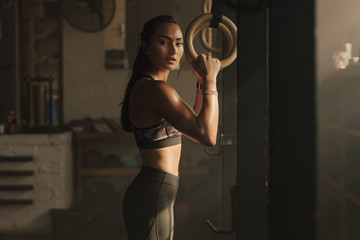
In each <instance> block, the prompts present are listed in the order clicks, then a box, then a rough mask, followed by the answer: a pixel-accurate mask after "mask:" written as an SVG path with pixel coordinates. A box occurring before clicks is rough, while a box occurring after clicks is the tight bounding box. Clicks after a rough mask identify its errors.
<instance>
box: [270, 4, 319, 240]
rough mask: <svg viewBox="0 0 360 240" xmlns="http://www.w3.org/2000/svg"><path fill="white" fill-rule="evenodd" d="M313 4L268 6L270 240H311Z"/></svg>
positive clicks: (314, 137)
mask: <svg viewBox="0 0 360 240" xmlns="http://www.w3.org/2000/svg"><path fill="white" fill-rule="evenodd" d="M314 5H315V1H313V0H310V1H289V0H276V1H271V4H270V44H269V46H270V55H269V56H270V162H271V168H270V239H272V240H282V239H292V240H304V239H306V240H311V239H315V219H314V218H315V183H316V179H315V166H316V134H315V130H316V128H315V123H316V120H315V60H314V59H315V57H314V55H315V51H314V49H315V44H314V42H315V41H314Z"/></svg>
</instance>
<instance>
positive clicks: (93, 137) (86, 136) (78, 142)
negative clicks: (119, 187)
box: [74, 132, 210, 197]
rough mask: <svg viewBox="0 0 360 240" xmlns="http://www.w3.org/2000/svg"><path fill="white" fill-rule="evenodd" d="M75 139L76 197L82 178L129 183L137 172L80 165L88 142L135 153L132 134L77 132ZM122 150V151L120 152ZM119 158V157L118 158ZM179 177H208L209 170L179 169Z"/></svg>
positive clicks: (136, 170)
mask: <svg viewBox="0 0 360 240" xmlns="http://www.w3.org/2000/svg"><path fill="white" fill-rule="evenodd" d="M74 139H75V148H76V149H75V156H74V159H75V180H76V183H75V186H76V187H75V189H76V190H75V191H76V192H75V194H76V195H77V196H78V197H81V196H82V192H83V190H84V178H97V177H121V178H122V179H123V180H122V181H123V182H124V183H125V182H126V183H130V181H131V180H132V179H133V178H134V177H135V175H136V174H137V173H138V172H139V170H140V168H139V166H135V167H114V168H104V167H98V168H85V167H83V165H82V160H83V154H84V152H85V151H86V150H87V149H88V148H87V146H86V145H87V144H88V143H89V142H92V143H95V145H96V146H98V147H100V145H101V144H102V143H103V144H104V143H105V144H106V145H109V144H111V143H114V142H115V143H116V145H115V148H116V147H117V148H119V149H120V153H119V154H120V155H121V154H124V155H126V154H127V151H135V152H137V151H138V150H137V147H136V145H135V139H134V137H133V135H132V134H130V133H126V132H113V133H98V132H77V133H75V134H74ZM123 144H130V146H128V145H127V146H125V147H124V146H123ZM121 149H122V150H121ZM120 157H121V156H120ZM180 175H181V176H184V177H185V178H186V179H188V180H191V179H193V177H195V178H196V177H208V176H209V175H210V169H209V168H208V167H188V168H180ZM191 181H192V180H191Z"/></svg>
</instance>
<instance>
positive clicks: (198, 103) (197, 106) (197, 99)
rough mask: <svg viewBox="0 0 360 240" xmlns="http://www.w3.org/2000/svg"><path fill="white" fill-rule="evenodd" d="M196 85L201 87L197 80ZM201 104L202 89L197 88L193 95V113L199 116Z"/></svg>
mask: <svg viewBox="0 0 360 240" xmlns="http://www.w3.org/2000/svg"><path fill="white" fill-rule="evenodd" d="M198 83H199V84H201V85H203V83H202V80H201V79H198ZM202 102H203V95H202V89H200V88H197V89H196V95H195V104H194V107H193V109H194V112H195V113H196V114H199V112H200V110H201V107H202Z"/></svg>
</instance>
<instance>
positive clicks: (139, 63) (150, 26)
mask: <svg viewBox="0 0 360 240" xmlns="http://www.w3.org/2000/svg"><path fill="white" fill-rule="evenodd" d="M160 23H174V24H176V25H178V23H177V20H176V19H175V18H174V17H172V16H169V15H161V16H157V17H154V18H152V19H150V20H149V21H147V22H146V23H145V24H144V26H143V30H142V32H141V34H140V39H141V43H143V42H150V39H151V37H152V35H153V34H154V32H155V29H156V27H157V26H158V24H160ZM148 65H149V60H148V58H147V57H146V55H145V54H144V52H143V50H142V48H141V46H140V48H139V50H138V53H137V55H136V58H135V62H134V65H133V68H132V73H131V76H130V79H129V82H128V84H127V87H126V90H125V96H124V100H123V101H122V103H121V104H122V108H121V125H122V128H123V129H124V130H125V131H127V132H131V131H132V130H131V123H130V119H129V99H130V93H131V90H132V88H133V86H134V84H135V83H136V82H137V80H139V78H141V75H142V74H144V71H145V69H146V67H147V66H148Z"/></svg>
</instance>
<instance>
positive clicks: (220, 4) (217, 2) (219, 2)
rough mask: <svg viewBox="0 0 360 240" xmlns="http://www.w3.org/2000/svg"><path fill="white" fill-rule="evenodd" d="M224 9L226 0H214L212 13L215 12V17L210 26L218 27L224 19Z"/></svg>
mask: <svg viewBox="0 0 360 240" xmlns="http://www.w3.org/2000/svg"><path fill="white" fill-rule="evenodd" d="M223 10H224V1H223V0H213V2H212V5H211V13H212V14H213V19H212V21H211V23H210V27H212V28H218V27H219V23H221V21H222V16H223Z"/></svg>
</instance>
